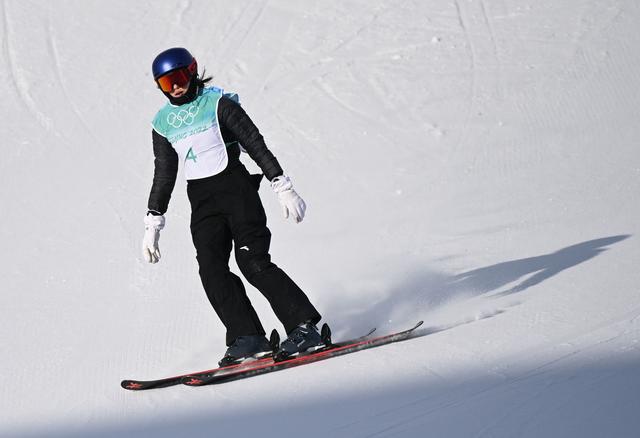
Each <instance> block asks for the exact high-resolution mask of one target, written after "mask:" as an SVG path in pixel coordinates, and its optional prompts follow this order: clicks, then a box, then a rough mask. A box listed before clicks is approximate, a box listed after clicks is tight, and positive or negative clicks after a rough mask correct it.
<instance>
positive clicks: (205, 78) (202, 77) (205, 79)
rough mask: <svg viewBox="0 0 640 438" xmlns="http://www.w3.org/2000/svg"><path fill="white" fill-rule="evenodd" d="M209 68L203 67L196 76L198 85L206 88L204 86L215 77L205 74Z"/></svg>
mask: <svg viewBox="0 0 640 438" xmlns="http://www.w3.org/2000/svg"><path fill="white" fill-rule="evenodd" d="M206 72H207V70H206V69H202V73H201V74H199V75H197V76H196V85H197V86H198V87H202V88H204V86H205V85H206V84H207V83H208V82H209V81H211V80H212V79H213V76H205V75H206Z"/></svg>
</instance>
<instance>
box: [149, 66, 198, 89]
mask: <svg viewBox="0 0 640 438" xmlns="http://www.w3.org/2000/svg"><path fill="white" fill-rule="evenodd" d="M193 70H195V69H193ZM192 77H193V72H192V69H191V67H185V68H179V69H178V70H173V71H171V72H169V73H167V74H166V75H164V76H160V77H159V78H158V79H156V82H157V83H158V87H160V89H161V90H162V91H164V92H165V93H168V92H170V91H171V90H173V85H174V84H175V85H177V86H178V87H179V88H185V87H186V86H187V85H188V84H189V81H191V78H192Z"/></svg>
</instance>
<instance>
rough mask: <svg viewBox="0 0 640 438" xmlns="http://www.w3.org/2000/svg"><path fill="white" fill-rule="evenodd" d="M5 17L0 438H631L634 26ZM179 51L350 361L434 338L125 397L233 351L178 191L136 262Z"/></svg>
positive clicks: (273, 5) (117, 6) (601, 1)
mask: <svg viewBox="0 0 640 438" xmlns="http://www.w3.org/2000/svg"><path fill="white" fill-rule="evenodd" d="M0 14H1V16H0V28H1V32H0V38H1V47H0V57H1V60H2V62H1V63H0V74H1V75H2V78H3V98H2V99H1V100H0V109H1V111H2V120H3V122H2V124H1V125H0V135H1V137H2V145H3V153H2V156H1V157H0V224H1V226H0V236H1V239H0V242H2V244H1V245H0V266H1V268H0V269H1V270H2V276H1V277H0V289H1V293H0V387H1V388H2V389H1V391H0V412H2V420H1V421H0V435H2V436H30V435H32V436H45V435H47V436H49V435H50V436H65V437H68V436H78V437H86V436H136V437H137V436H145V435H146V436H154V437H158V436H178V435H181V436H231V435H233V436H251V435H252V434H256V435H257V434H258V433H259V434H260V436H282V435H283V434H286V435H287V434H289V432H293V431H298V430H302V431H303V432H304V436H311V437H324V436H331V437H365V436H366V437H373V436H375V437H417V436H447V437H469V436H475V437H488V436H492V437H514V436H518V437H541V436H545V437H549V436H578V437H602V436H615V437H631V436H638V433H639V431H640V416H638V409H639V408H640V343H639V340H640V293H639V286H638V284H639V283H640V270H639V269H638V264H639V262H640V251H639V246H638V243H637V242H638V241H637V239H638V234H639V233H640V221H639V220H638V217H639V215H640V204H639V202H638V201H639V199H638V194H639V193H640V183H639V181H640V151H639V143H640V123H638V120H640V111H639V108H640V81H639V79H638V71H639V70H640V27H638V23H639V22H640V3H639V2H637V1H635V0H565V1H555V0H420V1H418V0H416V1H407V0H402V1H400V0H398V1H391V0H386V1H383V0H366V1H365V0H362V1H348V2H345V1H338V0H335V1H334V0H326V1H322V2H299V1H293V0H291V1H266V0H256V1H235V2H227V1H216V2H211V1H176V2H170V1H163V2H157V1H156V2H152V1H136V2H129V1H124V0H119V1H79V0H78V1H56V2H48V1H44V0H41V1H30V2H24V1H18V0H5V1H3V2H2V3H0ZM173 46H185V47H188V48H189V49H190V50H191V51H192V52H193V53H194V54H195V55H196V57H197V58H198V61H199V64H200V66H201V68H202V67H206V69H207V73H210V74H212V75H213V76H214V83H215V84H216V85H217V86H220V87H223V88H225V89H227V90H231V91H235V92H237V93H239V95H240V98H241V101H242V103H243V107H244V108H245V109H246V111H247V112H248V113H249V114H250V115H251V116H252V118H253V119H254V120H255V122H256V124H257V125H258V126H259V127H260V129H261V131H262V132H263V134H264V136H265V138H266V140H267V143H268V145H269V147H270V148H271V150H272V151H273V152H274V153H275V155H276V156H277V157H278V159H279V160H280V162H281V164H282V165H283V167H284V169H285V171H286V172H287V174H289V175H290V176H291V178H292V179H293V181H294V185H295V187H296V188H297V189H298V191H299V193H300V194H301V195H302V196H303V197H304V198H305V200H306V201H307V203H308V205H309V209H308V216H307V218H306V219H305V221H304V222H303V223H302V224H299V225H295V224H293V223H292V222H287V221H285V220H284V219H283V218H282V216H281V213H280V209H279V205H278V203H277V199H276V197H275V195H274V194H273V193H272V191H271V189H270V188H269V186H268V185H267V184H263V186H262V187H261V195H262V198H263V201H264V204H265V208H266V210H267V214H268V216H269V226H270V228H271V230H272V233H273V236H274V237H273V245H272V255H273V259H274V261H275V262H276V263H277V264H279V265H281V266H282V267H283V268H284V269H285V270H286V271H287V272H288V273H289V274H290V275H291V276H292V277H293V278H294V279H295V280H296V282H298V283H299V284H300V285H301V286H302V287H303V288H304V290H305V291H307V293H308V294H309V296H310V297H311V299H312V301H313V302H314V303H315V304H316V305H317V307H318V308H319V310H320V311H321V312H322V314H323V315H324V317H325V321H327V322H328V323H330V324H331V325H332V327H333V331H334V338H336V339H344V338H347V337H351V336H356V335H358V334H361V333H362V332H363V331H366V330H368V329H369V328H371V327H374V326H375V327H378V333H385V332H389V331H391V330H394V329H402V328H405V327H408V326H411V325H413V323H414V322H415V321H416V320H419V319H424V320H425V326H424V327H426V328H425V329H424V330H422V331H421V332H420V334H421V335H422V336H419V337H416V338H414V339H412V340H409V341H406V342H403V343H399V344H395V345H390V346H386V347H381V348H377V349H373V350H368V351H364V352H360V353H357V354H353V355H348V356H344V357H341V358H337V359H332V360H329V361H325V362H321V363H317V364H313V365H308V366H304V367H300V368H296V369H291V370H287V371H283V372H280V373H274V374H270V375H267V376H260V377H256V378H254V379H249V380H244V381H237V382H233V383H229V384H225V385H221V386H212V387H205V388H197V389H194V388H187V387H182V386H179V387H173V388H168V389H163V390H154V391H148V392H140V393H134V392H129V391H125V390H123V389H121V388H120V386H119V382H120V380H121V379H123V378H141V379H144V378H158V377H163V376H166V375H171V374H174V373H181V372H188V371H195V370H199V369H207V368H211V367H212V366H214V365H215V363H216V362H217V360H218V359H219V358H220V357H221V355H222V354H223V352H224V348H225V347H224V331H223V328H222V326H221V324H220V323H219V321H218V319H217V317H216V316H215V314H214V312H213V310H212V309H211V308H210V306H209V304H208V302H207V300H206V297H205V294H204V292H203V291H202V287H201V285H200V281H199V278H198V273H197V264H196V260H195V252H194V249H193V247H192V243H191V237H190V234H189V214H190V209H189V204H188V201H187V199H186V194H185V183H184V181H182V180H179V182H178V184H177V186H176V189H175V191H174V196H173V199H172V201H171V205H170V208H169V211H168V213H167V215H166V217H167V227H166V229H165V230H164V231H163V232H162V236H161V240H160V247H161V250H162V253H163V258H162V260H161V262H160V263H159V264H157V265H153V266H151V265H148V264H146V263H145V262H144V261H143V260H142V257H141V250H140V247H141V240H142V235H143V224H142V218H143V216H144V214H145V212H146V201H147V196H148V191H149V188H150V185H151V178H152V173H153V156H152V149H151V128H150V120H151V118H152V117H153V115H154V113H155V111H156V110H157V109H158V108H159V107H160V105H162V104H163V102H164V96H163V95H162V94H161V93H159V91H158V90H157V88H156V87H155V85H154V83H153V80H152V78H151V76H150V65H151V61H152V59H153V58H154V56H155V55H156V54H157V53H158V52H160V51H161V50H163V49H166V48H168V47H173ZM245 162H247V165H248V166H251V169H252V170H256V168H255V166H252V165H251V163H250V160H249V159H247V157H245ZM232 269H236V271H237V268H236V267H235V265H234V266H233V267H232ZM249 294H250V295H251V297H252V300H253V302H254V303H255V306H256V308H257V310H258V313H259V314H260V316H261V317H262V319H263V322H264V325H265V327H268V328H273V327H275V328H278V329H279V330H280V332H281V334H283V333H282V331H283V329H282V327H281V325H280V324H279V323H278V321H277V320H276V319H275V318H274V316H273V314H272V312H271V310H270V308H269V306H268V304H267V302H266V300H265V299H264V298H262V297H261V296H260V295H259V293H258V292H257V291H256V290H254V289H249ZM256 435H254V436H256Z"/></svg>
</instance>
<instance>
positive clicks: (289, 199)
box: [271, 175, 307, 223]
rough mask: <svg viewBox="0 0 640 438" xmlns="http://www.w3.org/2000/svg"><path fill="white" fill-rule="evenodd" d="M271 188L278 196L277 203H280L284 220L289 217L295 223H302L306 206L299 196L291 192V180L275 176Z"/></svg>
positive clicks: (293, 191)
mask: <svg viewBox="0 0 640 438" xmlns="http://www.w3.org/2000/svg"><path fill="white" fill-rule="evenodd" d="M271 188H272V189H273V191H274V192H276V193H277V194H278V201H280V205H282V213H283V214H284V218H285V219H286V218H288V217H289V215H291V217H292V218H293V220H294V221H296V223H299V222H302V219H304V212H305V211H306V209H307V205H306V204H305V203H304V201H303V200H302V198H301V197H300V195H298V194H297V193H296V191H295V190H293V183H291V179H289V177H288V176H285V175H282V176H276V177H275V178H274V179H273V180H271Z"/></svg>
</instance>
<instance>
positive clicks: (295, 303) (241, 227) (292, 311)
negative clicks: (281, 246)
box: [187, 165, 321, 345]
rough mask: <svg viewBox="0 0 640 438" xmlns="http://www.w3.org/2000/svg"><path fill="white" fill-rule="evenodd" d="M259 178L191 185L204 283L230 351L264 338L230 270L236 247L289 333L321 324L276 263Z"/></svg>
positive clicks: (239, 170)
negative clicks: (242, 339) (239, 342)
mask: <svg viewBox="0 0 640 438" xmlns="http://www.w3.org/2000/svg"><path fill="white" fill-rule="evenodd" d="M259 177H261V175H249V172H248V171H247V169H246V168H245V167H244V166H243V165H240V166H237V167H236V168H234V169H231V170H229V169H227V171H225V172H223V173H221V174H219V175H214V176H211V177H208V178H203V179H198V180H191V181H188V185H187V194H188V196H189V202H190V203H191V235H192V237H193V244H194V245H195V248H196V254H197V255H196V258H197V260H198V265H199V267H200V279H201V280H202V285H203V286H204V290H205V292H206V294H207V297H208V298H209V301H210V302H211V305H212V306H213V308H214V310H215V311H216V313H217V314H218V316H219V317H220V319H221V320H222V323H223V324H224V326H225V327H226V329H227V336H226V343H227V345H231V344H232V343H233V341H234V340H235V339H236V338H237V337H238V336H246V335H264V334H265V331H264V328H263V327H262V324H261V323H260V320H259V318H258V315H257V314H256V312H255V310H254V308H253V306H252V305H251V302H250V301H249V299H248V297H247V294H246V291H245V288H244V285H243V284H242V280H240V278H239V277H238V276H237V275H235V274H234V273H232V272H231V271H230V270H229V257H230V255H231V248H232V243H233V247H234V251H235V257H236V262H237V263H238V267H239V268H240V271H241V272H242V275H243V276H244V277H245V278H246V279H247V280H248V281H249V283H251V284H252V285H253V286H254V287H255V288H256V289H258V290H259V291H260V292H261V293H262V294H263V295H264V296H265V297H266V298H267V300H268V301H269V303H270V304H271V308H272V309H273V311H274V312H275V314H276V316H277V317H278V319H279V320H280V321H281V322H282V324H283V325H284V327H285V330H286V331H287V333H289V332H290V331H291V330H293V329H294V328H295V327H296V326H297V325H298V324H300V323H303V322H306V321H312V322H313V323H317V322H318V321H320V319H321V317H320V314H319V313H318V311H317V310H316V309H315V308H314V307H313V305H312V304H311V302H310V301H309V299H308V298H307V296H306V295H305V293H304V292H303V291H302V290H301V289H300V288H299V287H298V286H297V285H296V284H295V283H294V282H293V280H291V278H289V276H287V274H285V272H284V271H283V270H282V269H280V268H279V267H278V266H276V265H275V264H274V263H272V262H271V256H270V255H269V244H270V241H271V232H270V231H269V229H268V228H267V218H266V215H265V212H264V208H263V206H262V202H261V201H260V197H259V195H258V186H259V184H260V179H259Z"/></svg>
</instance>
